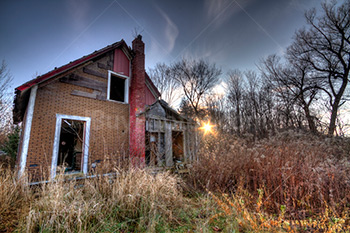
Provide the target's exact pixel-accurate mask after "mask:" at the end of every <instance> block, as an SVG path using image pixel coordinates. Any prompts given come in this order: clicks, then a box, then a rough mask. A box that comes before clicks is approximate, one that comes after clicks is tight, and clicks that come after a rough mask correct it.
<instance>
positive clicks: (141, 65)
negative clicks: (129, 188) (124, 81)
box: [130, 35, 145, 166]
mask: <svg viewBox="0 0 350 233" xmlns="http://www.w3.org/2000/svg"><path fill="white" fill-rule="evenodd" d="M132 48H133V52H134V55H135V57H134V59H133V60H132V78H131V87H130V156H131V157H132V159H133V161H134V164H135V165H141V166H142V165H144V163H145V116H144V115H143V114H142V115H140V113H142V112H143V111H144V109H145V53H144V51H145V44H144V43H143V41H142V37H141V36H140V35H139V36H138V37H137V38H135V39H134V40H133V42H132Z"/></svg>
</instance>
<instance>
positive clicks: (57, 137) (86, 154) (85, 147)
mask: <svg viewBox="0 0 350 233" xmlns="http://www.w3.org/2000/svg"><path fill="white" fill-rule="evenodd" d="M62 119H67V120H76V121H85V130H84V138H83V156H84V158H83V168H82V170H83V173H84V174H85V175H86V174H87V173H88V159H89V140H90V126H91V118H90V117H81V116H71V115H64V114H58V113H57V114H56V130H55V138H54V143H53V151H52V161H51V178H52V179H54V178H55V176H56V168H57V160H58V152H59V144H60V135H61V124H62Z"/></svg>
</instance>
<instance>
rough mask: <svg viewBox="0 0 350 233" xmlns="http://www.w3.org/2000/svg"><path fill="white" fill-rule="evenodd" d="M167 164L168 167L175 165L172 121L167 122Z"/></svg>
mask: <svg viewBox="0 0 350 233" xmlns="http://www.w3.org/2000/svg"><path fill="white" fill-rule="evenodd" d="M165 165H166V166H167V167H172V166H174V161H173V138H172V130H171V122H169V121H166V122H165Z"/></svg>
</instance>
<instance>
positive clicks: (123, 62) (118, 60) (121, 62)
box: [113, 49, 130, 76]
mask: <svg viewBox="0 0 350 233" xmlns="http://www.w3.org/2000/svg"><path fill="white" fill-rule="evenodd" d="M129 65H130V62H129V59H128V57H127V56H126V55H125V53H124V52H123V51H122V50H121V49H116V50H114V64H113V71H114V72H117V73H119V74H123V75H125V76H130V75H129V74H130V69H129V68H130V67H129Z"/></svg>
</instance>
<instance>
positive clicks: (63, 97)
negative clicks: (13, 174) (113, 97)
mask: <svg viewBox="0 0 350 233" xmlns="http://www.w3.org/2000/svg"><path fill="white" fill-rule="evenodd" d="M106 59H107V58H106V57H103V58H101V59H100V60H99V61H95V62H93V63H90V64H89V65H88V67H89V69H94V70H96V71H98V72H100V73H104V74H105V75H106V77H107V73H108V71H107V70H103V69H100V68H98V66H97V62H105V60H106ZM70 73H75V74H78V75H81V76H84V77H88V78H91V79H95V80H98V81H103V82H105V83H106V90H107V79H104V78H100V77H97V76H94V75H90V74H86V73H84V72H83V67H80V68H76V69H75V70H73V71H71V72H70ZM64 75H67V74H64ZM64 75H61V77H63V76H64ZM59 78H60V77H58V78H56V79H55V80H49V81H47V82H45V83H42V84H40V85H39V88H38V91H37V96H36V102H35V107H34V115H33V122H32V129H31V135H30V143H29V151H28V157H27V168H28V171H29V172H30V173H31V174H32V175H34V174H41V173H42V172H41V171H40V168H43V169H44V170H46V169H47V168H50V167H51V159H52V151H53V143H54V134H55V126H56V113H59V114H66V115H74V116H81V117H90V118H91V129H90V148H89V167H88V169H89V170H90V166H91V163H93V162H96V161H97V160H100V161H101V163H98V164H97V167H99V166H102V164H103V162H104V161H105V162H116V161H118V160H119V159H120V156H121V154H128V151H127V150H128V147H129V105H128V104H122V103H117V102H112V101H102V100H96V99H90V98H86V97H80V96H73V95H71V92H72V91H73V90H80V91H85V92H92V90H91V89H88V88H84V87H79V86H76V85H71V84H66V83H62V82H59V80H58V79H59Z"/></svg>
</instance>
